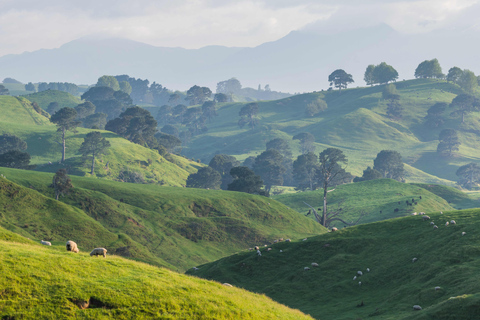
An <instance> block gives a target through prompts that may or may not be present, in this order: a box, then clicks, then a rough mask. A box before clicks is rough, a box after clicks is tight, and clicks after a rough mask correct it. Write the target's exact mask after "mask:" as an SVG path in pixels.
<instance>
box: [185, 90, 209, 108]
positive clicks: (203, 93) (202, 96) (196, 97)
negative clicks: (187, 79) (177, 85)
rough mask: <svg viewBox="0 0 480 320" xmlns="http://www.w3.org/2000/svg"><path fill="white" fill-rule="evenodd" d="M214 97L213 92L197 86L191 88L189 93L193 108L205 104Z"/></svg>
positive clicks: (188, 99)
mask: <svg viewBox="0 0 480 320" xmlns="http://www.w3.org/2000/svg"><path fill="white" fill-rule="evenodd" d="M211 95H212V90H210V89H209V88H207V87H199V86H197V85H195V86H193V87H191V88H190V89H188V91H187V97H186V98H185V100H187V101H188V102H189V103H190V105H191V106H193V105H196V104H202V103H204V102H205V101H206V100H207V99H208V98H210V97H211Z"/></svg>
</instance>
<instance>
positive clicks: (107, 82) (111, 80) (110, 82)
mask: <svg viewBox="0 0 480 320" xmlns="http://www.w3.org/2000/svg"><path fill="white" fill-rule="evenodd" d="M95 86H96V87H109V88H112V89H113V90H114V91H118V90H120V85H119V84H118V80H117V79H116V78H115V77H113V76H101V77H100V78H98V81H97V84H96V85H95Z"/></svg>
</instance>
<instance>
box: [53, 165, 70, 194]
mask: <svg viewBox="0 0 480 320" xmlns="http://www.w3.org/2000/svg"><path fill="white" fill-rule="evenodd" d="M50 188H53V190H54V192H55V199H56V200H58V197H59V196H60V195H62V196H65V195H66V194H68V193H69V192H70V190H71V189H72V188H73V184H72V179H70V177H69V176H68V174H67V170H66V169H60V170H58V171H57V173H55V175H54V176H53V180H52V184H51V185H50Z"/></svg>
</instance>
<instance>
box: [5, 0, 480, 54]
mask: <svg viewBox="0 0 480 320" xmlns="http://www.w3.org/2000/svg"><path fill="white" fill-rule="evenodd" d="M478 16H480V0H420V1H418V0H257V1H240V0H237V1H233V0H176V1H170V0H155V1H152V0H150V1H149V0H136V1H131V0H129V1H126V0H101V1H98V0H84V1H65V0H44V1H38V0H1V1H0V37H1V39H2V41H1V42H0V56H3V55H6V54H12V53H13V54H17V53H22V52H24V51H34V50H38V49H41V48H46V49H50V48H56V47H59V46H61V45H62V44H64V43H67V42H69V41H72V40H74V39H77V38H80V37H85V36H91V35H102V36H105V35H106V36H115V37H123V38H128V39H132V40H137V41H140V42H145V43H148V44H152V45H155V46H165V47H172V46H179V47H184V48H199V47H202V46H206V45H225V46H256V45H259V44H261V43H264V42H267V41H273V40H277V39H279V38H281V37H283V36H285V35H286V34H288V33H289V32H290V31H292V30H300V29H304V30H311V31H316V32H327V31H328V32H332V31H341V30H346V29H347V30H348V29H352V28H358V27H362V26H368V25H372V24H378V23H381V22H383V23H387V24H388V25H390V26H391V27H393V28H394V29H395V30H397V31H399V32H402V33H421V32H428V31H432V30H442V29H445V28H446V29H455V28H456V29H461V30H467V29H471V28H478V27H479V25H476V23H477V20H478V18H477V17H478Z"/></svg>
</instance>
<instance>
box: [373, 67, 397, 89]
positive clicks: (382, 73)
mask: <svg viewBox="0 0 480 320" xmlns="http://www.w3.org/2000/svg"><path fill="white" fill-rule="evenodd" d="M373 78H374V81H375V83H380V84H387V83H389V82H390V81H395V80H397V79H398V72H397V70H395V68H393V67H392V66H391V65H388V64H387V63H385V62H382V63H380V64H379V65H377V66H375V69H374V70H373Z"/></svg>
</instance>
